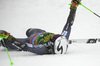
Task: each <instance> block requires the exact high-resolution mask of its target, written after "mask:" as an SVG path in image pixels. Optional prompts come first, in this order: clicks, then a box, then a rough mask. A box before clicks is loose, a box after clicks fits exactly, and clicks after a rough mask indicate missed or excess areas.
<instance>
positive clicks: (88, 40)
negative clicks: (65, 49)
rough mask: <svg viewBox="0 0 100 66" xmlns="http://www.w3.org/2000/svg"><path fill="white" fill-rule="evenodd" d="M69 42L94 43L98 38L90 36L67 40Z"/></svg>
mask: <svg viewBox="0 0 100 66" xmlns="http://www.w3.org/2000/svg"><path fill="white" fill-rule="evenodd" d="M68 42H69V44H73V43H86V44H95V43H98V42H100V38H90V39H71V40H69V41H68Z"/></svg>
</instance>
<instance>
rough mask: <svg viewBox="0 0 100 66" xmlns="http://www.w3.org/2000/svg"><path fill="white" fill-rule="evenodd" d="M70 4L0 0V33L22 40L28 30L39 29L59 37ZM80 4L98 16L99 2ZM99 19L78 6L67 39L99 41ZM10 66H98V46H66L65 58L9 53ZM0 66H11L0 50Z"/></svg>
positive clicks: (63, 0) (51, 0)
mask: <svg viewBox="0 0 100 66" xmlns="http://www.w3.org/2000/svg"><path fill="white" fill-rule="evenodd" d="M70 1H71V0H0V30H1V29H3V30H6V31H8V32H10V33H11V34H12V35H13V36H14V37H17V38H25V37H26V35H25V32H26V30H27V29H28V28H41V29H44V30H46V31H48V32H53V33H61V31H62V29H63V26H64V25H65V23H66V20H67V17H68V14H69V11H70V10H69V7H70V6H69V5H68V4H69V3H70ZM82 3H83V4H84V5H85V6H87V7H88V8H89V9H91V10H93V11H94V12H96V13H97V14H100V9H99V6H100V1H99V0H98V1H97V0H95V1H94V0H91V1H90V0H87V1H85V0H84V1H82ZM99 28H100V19H99V18H98V17H97V16H95V15H94V14H92V13H91V12H89V11H88V10H86V9H85V8H83V7H82V6H79V7H78V9H77V13H76V17H75V21H74V24H73V26H72V31H71V36H70V39H80V38H82V39H85V38H99V37H100V30H99ZM9 54H10V57H11V60H12V62H13V63H14V65H13V66H100V63H99V62H100V43H96V44H93V45H92V44H89V45H86V44H72V45H69V48H68V51H67V54H64V55H60V54H59V55H36V54H34V53H31V52H18V51H9ZM0 66H11V65H10V61H9V58H8V56H7V53H6V51H5V49H4V48H3V47H0Z"/></svg>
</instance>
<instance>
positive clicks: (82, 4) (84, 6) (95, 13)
mask: <svg viewBox="0 0 100 66" xmlns="http://www.w3.org/2000/svg"><path fill="white" fill-rule="evenodd" d="M80 5H81V6H83V7H84V8H85V9H87V10H89V11H90V12H91V13H93V14H94V15H96V16H97V17H99V18H100V16H99V15H98V14H96V13H95V12H93V11H92V10H90V9H89V8H87V7H86V6H84V5H83V4H82V3H80Z"/></svg>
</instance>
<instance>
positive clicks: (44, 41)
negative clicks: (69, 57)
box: [0, 0, 81, 54]
mask: <svg viewBox="0 0 100 66" xmlns="http://www.w3.org/2000/svg"><path fill="white" fill-rule="evenodd" d="M80 1H81V0H72V2H71V7H70V14H69V17H68V20H67V23H66V24H65V26H64V29H63V31H62V34H54V33H49V32H46V31H45V30H41V29H32V28H30V29H28V30H27V31H26V35H27V37H28V38H26V39H17V38H15V37H13V36H12V35H10V33H8V32H6V31H4V30H0V37H6V38H3V40H4V42H3V41H2V40H1V44H2V46H3V47H5V46H6V47H7V48H8V49H12V50H23V51H30V52H33V53H36V54H64V53H66V51H67V48H68V42H67V40H68V38H69V35H70V31H71V26H72V24H73V21H74V17H75V12H76V9H77V6H78V5H79V4H80Z"/></svg>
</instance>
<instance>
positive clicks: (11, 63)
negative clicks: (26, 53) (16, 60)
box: [0, 35, 13, 66]
mask: <svg viewBox="0 0 100 66" xmlns="http://www.w3.org/2000/svg"><path fill="white" fill-rule="evenodd" d="M0 37H1V39H2V42H3V44H4V46H5V42H4V40H3V39H4V38H8V35H7V36H6V37H2V36H0ZM5 50H6V52H7V55H8V57H9V60H10V65H11V66H12V65H13V62H12V61H11V58H10V55H9V53H8V50H7V48H6V46H5Z"/></svg>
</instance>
